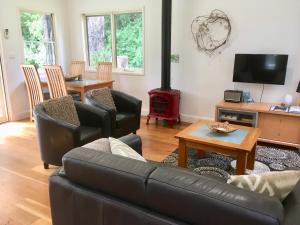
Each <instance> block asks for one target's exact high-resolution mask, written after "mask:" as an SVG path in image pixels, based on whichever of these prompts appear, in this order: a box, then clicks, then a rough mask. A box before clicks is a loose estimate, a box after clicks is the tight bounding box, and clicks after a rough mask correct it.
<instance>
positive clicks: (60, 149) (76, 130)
mask: <svg viewBox="0 0 300 225" xmlns="http://www.w3.org/2000/svg"><path fill="white" fill-rule="evenodd" d="M74 103H75V107H76V110H77V114H78V117H79V120H80V124H81V125H80V126H79V127H76V126H74V125H72V124H69V123H66V122H64V121H61V120H57V119H54V118H52V117H50V116H49V115H48V114H47V113H46V111H45V109H44V107H43V103H40V104H38V105H37V106H36V107H35V109H34V117H35V124H36V129H37V136H38V143H39V147H40V152H41V158H42V160H43V162H44V168H45V169H47V168H48V167H49V164H51V165H56V166H61V165H62V161H61V160H62V157H63V155H64V154H65V153H66V152H68V151H70V150H71V149H73V148H75V147H79V146H82V145H84V144H86V143H89V142H91V141H94V140H96V139H98V138H101V137H108V136H109V135H110V120H109V115H108V113H107V112H106V111H104V110H101V109H99V108H95V107H92V106H89V105H84V104H82V103H80V102H77V101H74Z"/></svg>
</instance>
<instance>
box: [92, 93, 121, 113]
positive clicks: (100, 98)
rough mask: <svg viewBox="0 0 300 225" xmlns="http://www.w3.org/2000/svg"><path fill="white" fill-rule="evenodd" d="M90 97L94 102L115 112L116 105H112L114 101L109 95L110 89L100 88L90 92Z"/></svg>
mask: <svg viewBox="0 0 300 225" xmlns="http://www.w3.org/2000/svg"><path fill="white" fill-rule="evenodd" d="M92 97H93V98H94V100H95V101H96V102H97V103H99V104H103V105H105V106H107V107H109V108H111V109H114V110H115V111H117V108H116V105H115V103H114V99H113V97H112V95H111V92H110V89H108V88H100V89H96V90H93V91H92Z"/></svg>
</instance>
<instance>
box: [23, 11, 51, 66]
mask: <svg viewBox="0 0 300 225" xmlns="http://www.w3.org/2000/svg"><path fill="white" fill-rule="evenodd" d="M21 29H22V36H23V42H24V54H25V63H27V64H33V65H35V66H36V67H37V68H40V67H41V66H42V65H45V64H55V41H54V32H53V15H52V14H40V13H32V12H21Z"/></svg>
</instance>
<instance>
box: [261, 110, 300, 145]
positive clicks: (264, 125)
mask: <svg viewBox="0 0 300 225" xmlns="http://www.w3.org/2000/svg"><path fill="white" fill-rule="evenodd" d="M258 127H260V128H261V129H262V134H261V138H265V139H270V140H275V141H282V142H288V143H294V144H300V117H293V116H286V115H275V114H270V113H260V115H259V124H258Z"/></svg>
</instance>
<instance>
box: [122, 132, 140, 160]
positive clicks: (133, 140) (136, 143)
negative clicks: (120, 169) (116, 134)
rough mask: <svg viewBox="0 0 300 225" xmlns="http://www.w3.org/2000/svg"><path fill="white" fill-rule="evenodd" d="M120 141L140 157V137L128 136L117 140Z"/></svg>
mask: <svg viewBox="0 0 300 225" xmlns="http://www.w3.org/2000/svg"><path fill="white" fill-rule="evenodd" d="M119 140H120V141H122V142H123V143H125V144H127V145H128V146H130V147H131V148H132V149H133V150H135V151H136V152H137V153H139V154H140V155H142V154H143V152H142V139H141V137H140V136H138V135H135V134H129V135H126V136H124V137H121V138H119Z"/></svg>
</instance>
